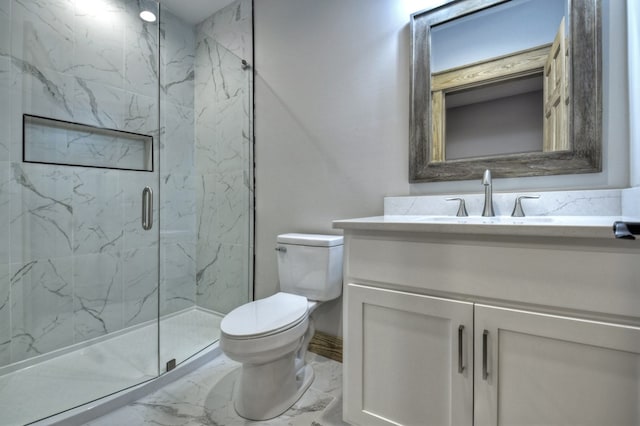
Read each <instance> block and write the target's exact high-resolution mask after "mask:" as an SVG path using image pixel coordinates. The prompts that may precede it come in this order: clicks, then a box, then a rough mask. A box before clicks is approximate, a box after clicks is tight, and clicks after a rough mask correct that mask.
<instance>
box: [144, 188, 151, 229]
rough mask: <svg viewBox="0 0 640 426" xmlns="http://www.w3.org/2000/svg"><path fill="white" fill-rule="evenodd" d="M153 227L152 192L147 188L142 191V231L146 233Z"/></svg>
mask: <svg viewBox="0 0 640 426" xmlns="http://www.w3.org/2000/svg"><path fill="white" fill-rule="evenodd" d="M152 226H153V191H152V190H151V188H149V187H148V186H145V187H144V189H143V190H142V229H144V230H145V231H148V230H149V229H151V227H152Z"/></svg>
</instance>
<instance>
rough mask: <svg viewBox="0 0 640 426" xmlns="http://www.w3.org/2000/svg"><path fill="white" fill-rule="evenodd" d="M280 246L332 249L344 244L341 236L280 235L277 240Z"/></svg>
mask: <svg viewBox="0 0 640 426" xmlns="http://www.w3.org/2000/svg"><path fill="white" fill-rule="evenodd" d="M277 241H278V242H279V243H280V244H296V245H299V246H314V247H334V246H340V245H342V244H344V237H343V236H342V235H321V234H280V235H278V240H277Z"/></svg>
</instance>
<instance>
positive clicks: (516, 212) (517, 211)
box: [511, 195, 540, 217]
mask: <svg viewBox="0 0 640 426" xmlns="http://www.w3.org/2000/svg"><path fill="white" fill-rule="evenodd" d="M524 198H532V199H537V198H540V196H539V195H521V196H519V197H516V204H515V205H514V206H513V212H511V217H524V216H525V215H524V210H522V199H524Z"/></svg>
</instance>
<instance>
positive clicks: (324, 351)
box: [309, 331, 342, 362]
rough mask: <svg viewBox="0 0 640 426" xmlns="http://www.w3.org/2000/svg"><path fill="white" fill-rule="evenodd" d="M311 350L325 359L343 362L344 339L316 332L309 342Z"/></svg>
mask: <svg viewBox="0 0 640 426" xmlns="http://www.w3.org/2000/svg"><path fill="white" fill-rule="evenodd" d="M309 350H310V351H311V352H314V353H317V354H318V355H322V356H323V357H325V358H329V359H332V360H334V361H338V362H342V337H337V336H332V335H330V334H327V333H323V332H321V331H316V333H315V334H314V335H313V338H312V339H311V342H309Z"/></svg>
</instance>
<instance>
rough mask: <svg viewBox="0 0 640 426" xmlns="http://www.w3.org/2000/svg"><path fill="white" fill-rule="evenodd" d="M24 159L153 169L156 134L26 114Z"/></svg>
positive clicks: (50, 162)
mask: <svg viewBox="0 0 640 426" xmlns="http://www.w3.org/2000/svg"><path fill="white" fill-rule="evenodd" d="M22 117H23V118H22V128H23V139H22V158H23V161H24V162H26V163H46V164H57V165H67V166H82V167H98V168H105V169H120V170H137V171H147V172H152V171H153V137H152V136H149V135H143V134H139V133H132V132H125V131H122V130H115V129H105V128H102V127H96V126H91V125H88V124H81V123H72V122H68V121H62V120H56V119H52V118H46V117H39V116H35V115H29V114H24V115H23V116H22Z"/></svg>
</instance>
